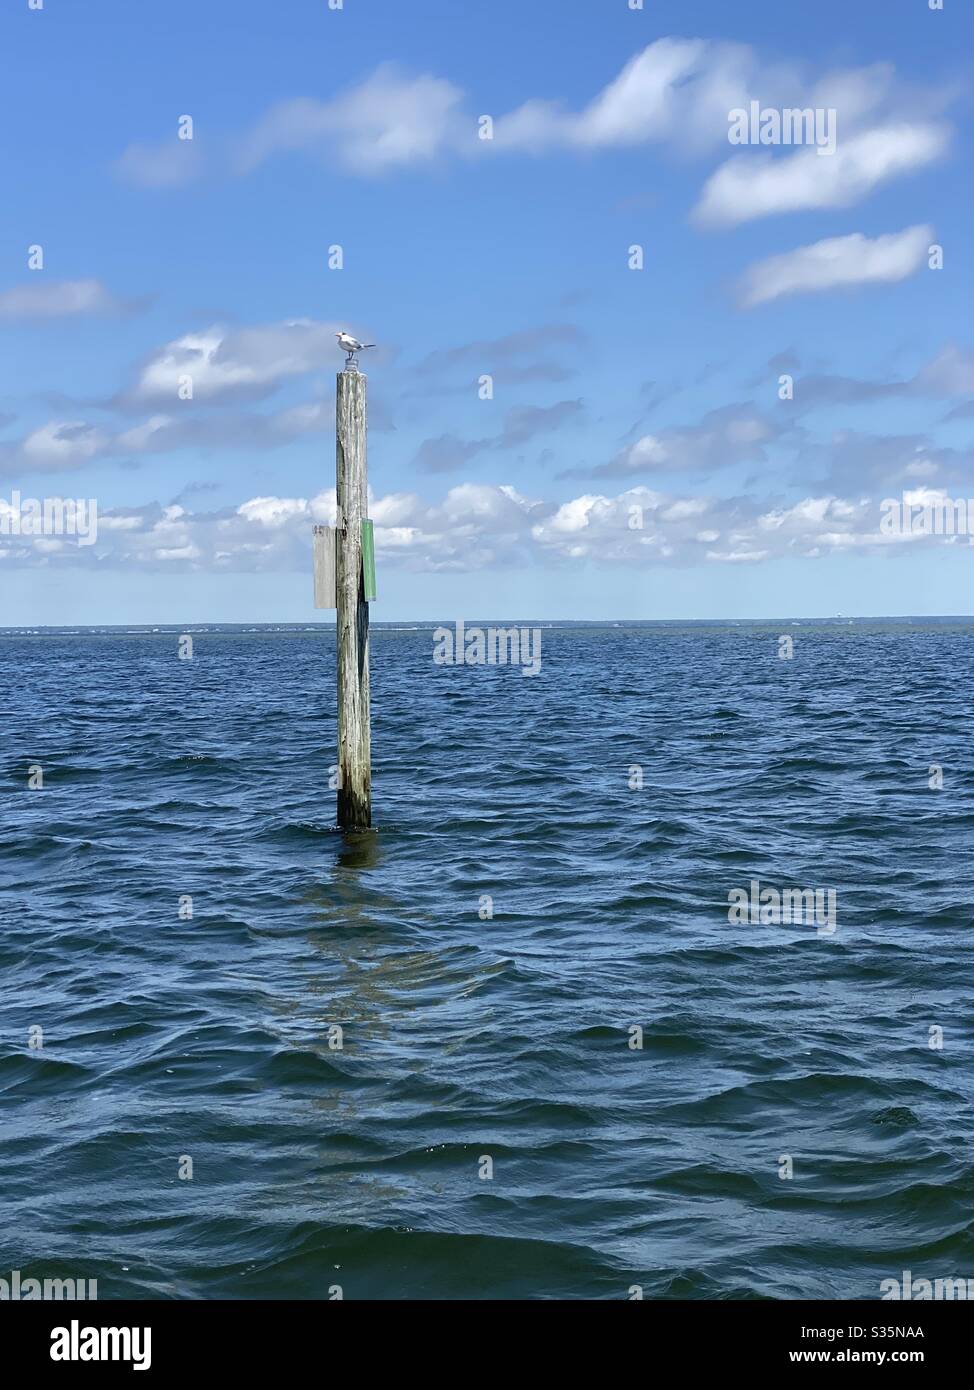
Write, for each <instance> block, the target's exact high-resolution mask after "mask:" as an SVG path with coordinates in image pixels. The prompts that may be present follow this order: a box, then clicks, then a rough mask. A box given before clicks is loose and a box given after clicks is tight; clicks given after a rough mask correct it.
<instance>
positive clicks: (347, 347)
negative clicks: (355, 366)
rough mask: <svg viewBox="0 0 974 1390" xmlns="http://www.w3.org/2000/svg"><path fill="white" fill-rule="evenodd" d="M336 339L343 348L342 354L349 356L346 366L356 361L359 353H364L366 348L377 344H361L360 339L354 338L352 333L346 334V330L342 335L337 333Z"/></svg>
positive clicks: (346, 359)
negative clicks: (356, 355)
mask: <svg viewBox="0 0 974 1390" xmlns="http://www.w3.org/2000/svg"><path fill="white" fill-rule="evenodd" d="M335 337H336V338H337V339H338V346H339V347H340V348H341V350H342V352H344V353H346V354H347V356H346V358H345V365H346V366H348V365H349V363H350V362H352V361H353V360H354V358H355V354H356V353H357V352H364V350H365V349H366V348H374V347H375V343H360V342H359V340H358V338H353V337H352V335H351V333H346V332H345V331H344V329H343V330H342V332H341V333H336V334H335Z"/></svg>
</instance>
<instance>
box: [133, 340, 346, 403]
mask: <svg viewBox="0 0 974 1390" xmlns="http://www.w3.org/2000/svg"><path fill="white" fill-rule="evenodd" d="M340 326H341V325H335V324H330V323H316V322H314V321H312V320H311V319H294V320H291V321H290V322H285V323H277V324H266V325H261V326H259V327H256V328H242V329H236V330H232V329H226V328H222V327H220V326H219V325H214V326H213V327H211V328H208V329H205V330H204V331H202V332H199V333H186V334H184V335H183V336H182V337H181V338H176V339H174V340H173V341H172V342H170V343H166V344H165V346H164V347H161V348H159V349H158V350H157V351H156V352H155V353H153V354H152V356H151V357H150V358H149V360H148V361H147V362H146V363H145V365H144V366H143V367H142V370H141V372H140V373H139V376H138V379H137V380H136V382H135V384H134V385H133V386H132V387H131V388H130V389H129V390H128V391H127V392H126V393H125V394H124V397H123V399H124V400H125V402H126V403H128V404H131V405H145V404H166V405H172V406H177V405H178V404H179V401H180V398H179V394H178V393H179V386H180V381H181V379H182V378H185V377H190V378H191V379H192V385H193V397H192V398H193V400H194V401H206V402H213V401H225V400H244V399H246V400H256V399H259V398H260V397H262V396H266V395H269V394H270V393H271V392H272V391H274V390H276V389H277V387H278V386H280V385H281V383H282V382H284V381H287V380H289V379H290V378H292V377H298V376H303V375H305V374H306V373H308V372H311V371H315V370H316V369H317V368H319V367H322V366H324V365H325V364H326V363H334V362H336V361H337V359H338V352H337V349H336V346H335V337H334V335H335V333H336V331H337V330H338V328H339V327H340Z"/></svg>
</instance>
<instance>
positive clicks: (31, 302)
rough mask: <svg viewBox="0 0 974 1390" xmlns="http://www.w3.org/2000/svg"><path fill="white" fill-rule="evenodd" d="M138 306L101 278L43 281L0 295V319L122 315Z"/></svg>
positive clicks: (38, 274) (37, 279) (21, 286)
mask: <svg viewBox="0 0 974 1390" xmlns="http://www.w3.org/2000/svg"><path fill="white" fill-rule="evenodd" d="M136 307H137V302H136V301H134V300H124V299H119V298H118V297H117V296H116V295H114V294H112V292H111V290H109V289H107V288H106V286H105V285H103V284H102V283H101V281H100V280H46V279H45V278H44V277H43V275H41V274H40V273H39V272H38V273H37V278H36V279H35V280H33V281H31V282H30V283H29V284H27V285H18V286H17V287H16V288H15V289H12V290H5V291H4V293H3V294H0V319H55V318H70V317H72V316H75V317H83V316H85V315H97V314H125V313H128V312H130V311H131V310H132V309H134V308H136Z"/></svg>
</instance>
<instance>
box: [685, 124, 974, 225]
mask: <svg viewBox="0 0 974 1390" xmlns="http://www.w3.org/2000/svg"><path fill="white" fill-rule="evenodd" d="M949 138H950V136H949V131H948V129H947V127H946V126H943V125H935V124H932V123H926V124H916V125H910V124H906V123H900V124H891V125H884V126H879V127H877V128H876V129H874V130H867V131H864V132H863V133H862V134H859V135H853V136H852V137H851V138H846V139H843V138H841V137H840V139H839V142H838V144H837V147H836V150H835V152H834V153H833V154H828V155H821V154H819V152H818V151H817V150H816V149H814V148H807V149H803V150H801V151H800V152H799V153H798V154H792V155H789V156H787V157H778V158H772V157H771V156H770V155H768V154H764V153H761V154H758V153H748V154H741V155H738V156H737V157H736V158H734V159H731V160H728V162H727V163H726V164H723V165H722V166H721V167H720V168H719V169H718V170H717V172H716V173H714V174H712V175H711V177H710V178H709V179H708V180H707V183H706V184H705V185H704V189H703V192H702V194H701V197H700V201H699V203H698V204H697V206H696V208H695V209H694V217H695V218H696V220H698V221H700V222H703V223H710V224H720V225H734V224H737V223H740V222H748V221H752V220H753V219H755V218H758V217H767V216H769V215H771V214H773V213H784V212H797V211H802V210H807V209H811V208H846V207H851V206H852V205H853V204H854V203H857V202H859V201H860V200H861V199H862V198H864V197H866V195H867V194H869V193H871V192H872V191H873V189H874V188H877V187H878V186H879V185H880V184H881V183H885V182H887V181H888V180H890V179H893V178H897V177H899V176H900V175H902V174H907V173H911V172H912V171H913V170H915V169H919V168H922V167H924V166H925V165H927V164H930V163H932V162H933V161H934V160H936V159H939V158H940V157H941V156H942V155H943V154H944V153H945V151H946V149H947V146H948V143H949Z"/></svg>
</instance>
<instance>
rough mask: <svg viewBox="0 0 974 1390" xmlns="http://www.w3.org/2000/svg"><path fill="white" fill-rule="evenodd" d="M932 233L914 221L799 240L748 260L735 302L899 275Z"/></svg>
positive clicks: (921, 257)
mask: <svg viewBox="0 0 974 1390" xmlns="http://www.w3.org/2000/svg"><path fill="white" fill-rule="evenodd" d="M933 237H934V232H933V228H932V227H926V226H918V227H907V228H906V230H905V231H902V232H891V233H889V234H888V235H886V236H880V237H876V238H874V239H870V238H869V237H866V236H863V235H862V233H861V232H854V233H853V234H852V235H851V236H842V237H830V238H828V239H827V240H826V241H817V242H815V243H814V244H813V245H811V246H799V247H798V248H797V249H796V250H794V251H787V252H785V254H784V255H781V256H770V257H769V258H768V259H767V260H764V261H758V262H757V264H755V265H752V266H751V267H750V268H749V269H748V270H747V271H746V272H745V274H744V276H743V278H742V280H741V283H740V286H739V296H740V302H741V304H742V305H743V306H744V307H745V308H753V307H754V306H755V305H757V304H767V303H770V301H771V300H774V299H780V298H781V297H782V296H784V295H790V294H812V293H816V292H818V291H820V290H832V289H851V288H853V287H854V286H857V285H870V284H890V283H892V282H895V281H897V280H905V279H906V278H907V276H909V275H913V274H914V273H915V272H916V271H917V270H919V269H920V266H921V265H922V264H923V262H924V261H925V259H926V257H927V253H928V250H929V247H930V245H931V243H932V241H933Z"/></svg>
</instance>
